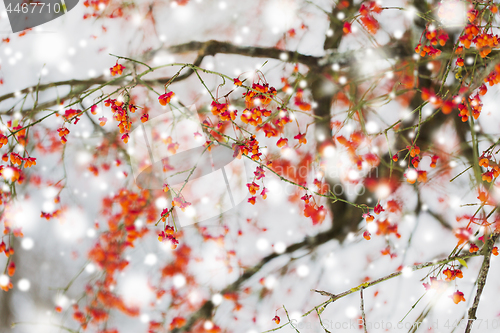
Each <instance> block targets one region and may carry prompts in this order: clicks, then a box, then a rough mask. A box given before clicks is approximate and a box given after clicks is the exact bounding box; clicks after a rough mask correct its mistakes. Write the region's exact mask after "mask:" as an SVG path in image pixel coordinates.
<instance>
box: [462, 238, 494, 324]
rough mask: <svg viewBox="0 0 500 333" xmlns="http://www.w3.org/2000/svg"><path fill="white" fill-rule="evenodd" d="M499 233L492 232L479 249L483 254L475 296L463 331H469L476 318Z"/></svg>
mask: <svg viewBox="0 0 500 333" xmlns="http://www.w3.org/2000/svg"><path fill="white" fill-rule="evenodd" d="M499 235H500V234H499V233H496V234H492V235H491V237H490V238H489V239H488V240H487V241H486V243H485V244H484V245H483V248H482V250H481V252H482V255H483V264H482V265H481V270H480V271H479V276H478V277H477V292H476V297H475V298H474V303H473V304H472V307H471V308H470V309H469V320H467V327H466V328H465V333H470V331H471V329H472V324H473V322H474V320H476V319H477V318H476V311H477V307H478V306H479V300H480V299H481V294H482V293H483V289H484V286H485V284H486V278H487V277H488V271H489V269H490V258H491V250H492V249H493V246H494V245H495V242H496V241H497V239H498V236H499Z"/></svg>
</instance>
